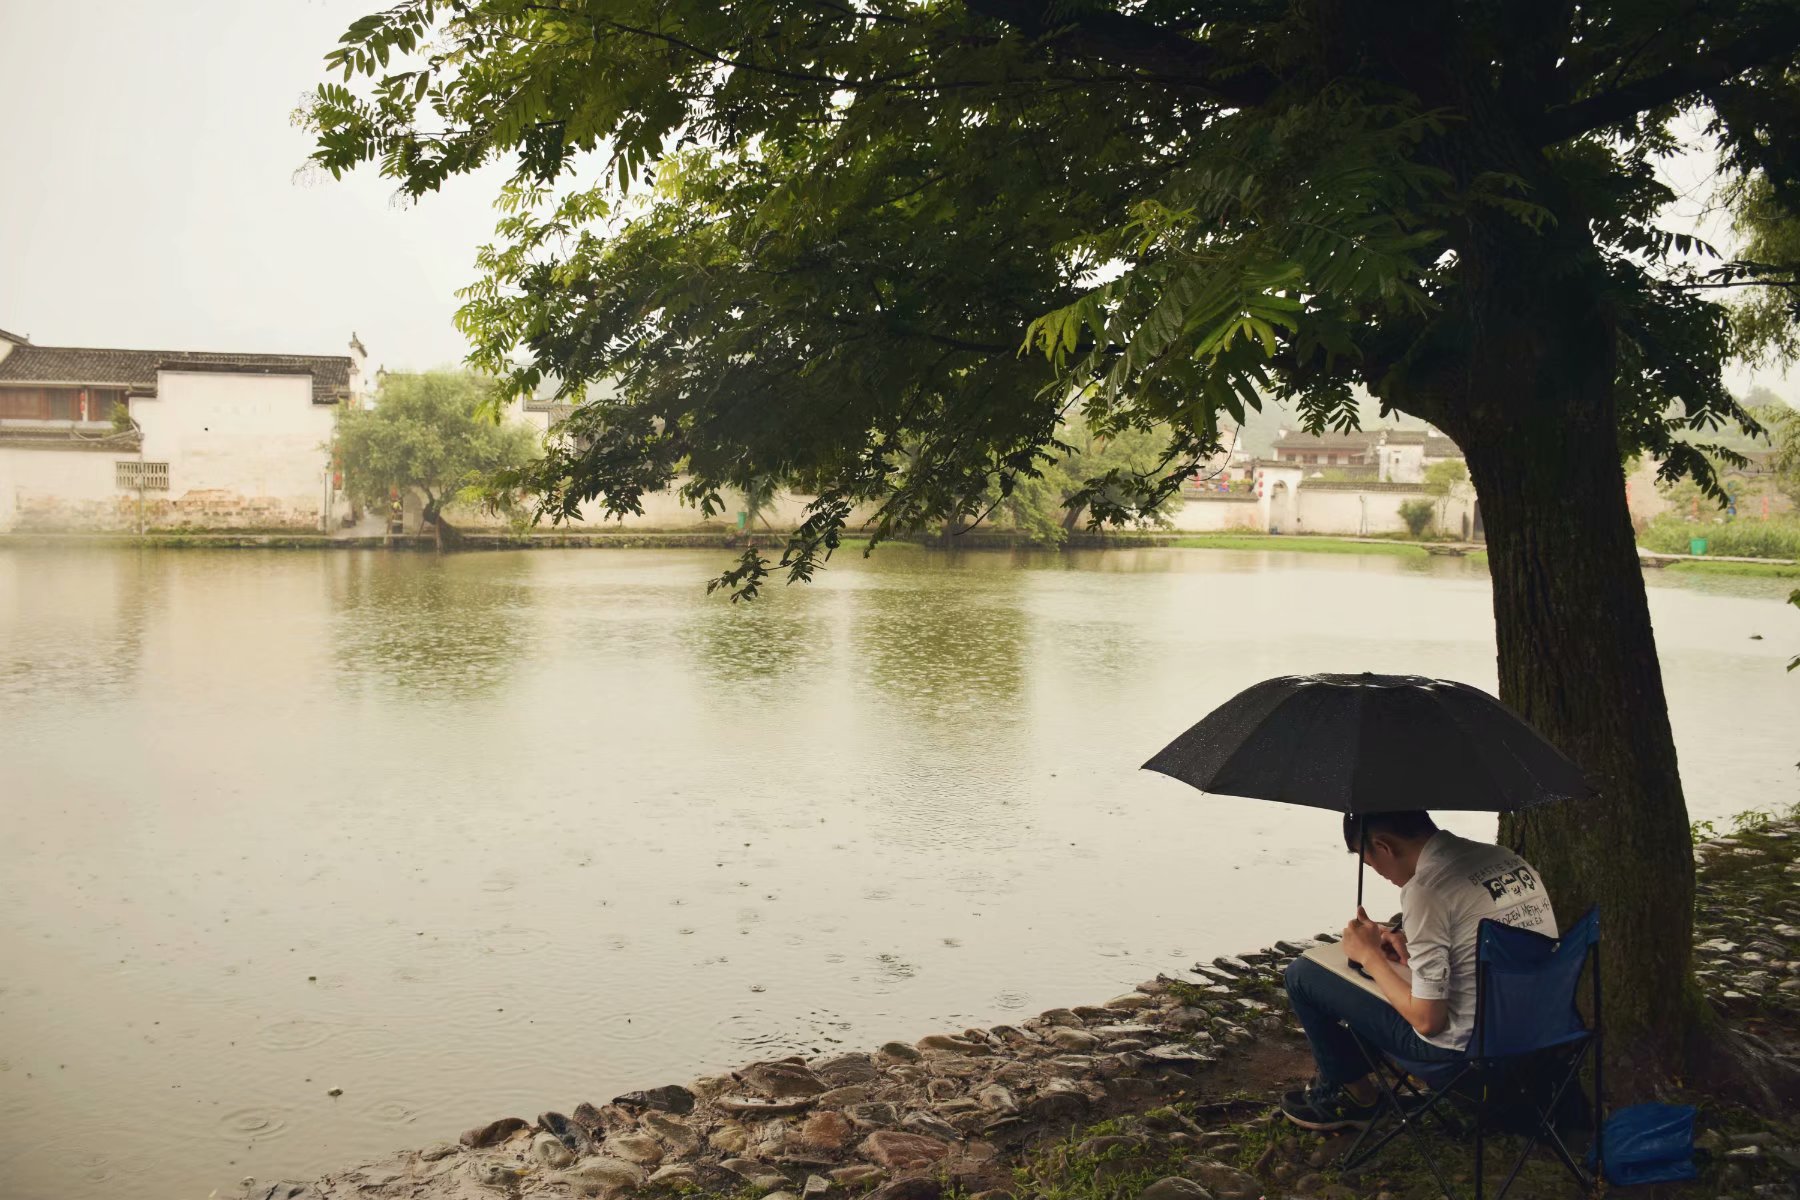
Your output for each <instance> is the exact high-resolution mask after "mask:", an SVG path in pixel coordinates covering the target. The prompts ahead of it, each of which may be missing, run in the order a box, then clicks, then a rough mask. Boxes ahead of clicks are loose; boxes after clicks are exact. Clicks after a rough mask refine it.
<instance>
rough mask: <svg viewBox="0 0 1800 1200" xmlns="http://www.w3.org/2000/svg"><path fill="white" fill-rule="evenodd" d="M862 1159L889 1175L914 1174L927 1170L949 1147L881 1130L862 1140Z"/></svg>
mask: <svg viewBox="0 0 1800 1200" xmlns="http://www.w3.org/2000/svg"><path fill="white" fill-rule="evenodd" d="M859 1149H860V1152H861V1153H862V1156H863V1157H864V1158H866V1159H868V1160H869V1161H871V1162H873V1163H877V1164H879V1165H880V1166H883V1167H886V1168H887V1169H888V1170H890V1171H916V1170H923V1169H924V1168H926V1167H929V1166H931V1165H932V1164H933V1163H935V1162H937V1161H938V1160H939V1159H941V1158H943V1157H944V1155H945V1154H947V1153H949V1151H950V1147H949V1146H948V1145H947V1144H946V1143H944V1142H943V1141H941V1140H939V1139H937V1138H933V1137H926V1136H924V1135H922V1134H917V1133H901V1132H899V1131H897V1130H891V1129H883V1130H877V1131H876V1132H875V1133H871V1134H870V1135H869V1136H868V1137H866V1138H864V1139H863V1143H862V1145H861V1147H860V1148H859Z"/></svg>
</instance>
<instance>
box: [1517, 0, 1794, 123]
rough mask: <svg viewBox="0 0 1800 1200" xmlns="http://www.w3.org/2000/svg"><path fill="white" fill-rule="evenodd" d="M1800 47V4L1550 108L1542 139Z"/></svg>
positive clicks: (1667, 100) (1642, 107)
mask: <svg viewBox="0 0 1800 1200" xmlns="http://www.w3.org/2000/svg"><path fill="white" fill-rule="evenodd" d="M1797 51H1800V8H1794V9H1790V10H1788V11H1786V12H1783V13H1781V14H1780V15H1779V16H1777V17H1776V18H1775V19H1773V20H1772V21H1770V22H1769V24H1767V25H1765V26H1764V27H1763V28H1761V29H1759V30H1756V31H1755V32H1753V33H1748V34H1745V35H1744V36H1743V37H1740V38H1738V39H1737V40H1736V41H1731V42H1726V43H1724V44H1723V45H1719V46H1713V47H1708V48H1707V49H1705V50H1702V51H1700V52H1699V53H1697V54H1695V55H1694V56H1693V57H1692V58H1690V59H1688V60H1687V61H1686V62H1684V63H1681V64H1680V65H1679V66H1674V67H1670V68H1669V69H1668V70H1666V71H1663V72H1660V73H1658V74H1655V75H1647V76H1645V77H1644V78H1642V79H1638V80H1634V81H1633V82H1631V83H1628V84H1625V85H1624V86H1623V87H1619V88H1615V89H1613V90H1612V91H1608V92H1602V93H1600V94H1599V95H1597V96H1589V97H1588V98H1587V99H1585V100H1578V101H1576V102H1575V103H1574V104H1570V105H1567V106H1566V107H1563V108H1556V109H1551V110H1550V111H1549V112H1547V113H1545V114H1544V116H1543V119H1542V120H1540V121H1539V122H1538V128H1537V134H1538V141H1539V142H1540V143H1541V144H1543V145H1551V144H1553V143H1556V142H1563V141H1567V140H1569V139H1570V138H1574V137H1580V136H1581V135H1582V134H1584V133H1589V132H1591V131H1593V130H1595V129H1603V128H1605V127H1606V126H1608V125H1617V124H1618V123H1620V122H1621V121H1628V120H1630V119H1631V118H1632V117H1634V116H1636V115H1637V114H1638V113H1641V112H1647V111H1648V110H1650V109H1653V108H1657V107H1659V106H1661V105H1664V104H1671V103H1673V102H1675V101H1676V100H1680V99H1681V98H1682V97H1684V96H1691V95H1693V94H1694V93H1695V92H1698V91H1700V90H1702V89H1704V88H1707V87H1710V86H1711V85H1713V84H1716V83H1723V82H1724V81H1725V80H1727V79H1730V78H1731V77H1732V76H1734V75H1741V74H1743V73H1744V72H1745V71H1748V70H1751V69H1752V68H1755V67H1761V66H1767V65H1769V64H1771V63H1779V62H1786V61H1788V60H1789V59H1791V58H1793V57H1794V55H1795V53H1796V52H1797Z"/></svg>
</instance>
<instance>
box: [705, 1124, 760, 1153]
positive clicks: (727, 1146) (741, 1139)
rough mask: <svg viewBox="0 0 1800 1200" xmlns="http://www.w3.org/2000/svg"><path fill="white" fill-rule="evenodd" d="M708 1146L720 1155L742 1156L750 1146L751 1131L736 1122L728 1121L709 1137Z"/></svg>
mask: <svg viewBox="0 0 1800 1200" xmlns="http://www.w3.org/2000/svg"><path fill="white" fill-rule="evenodd" d="M706 1144H707V1145H708V1146H711V1147H712V1148H713V1149H714V1150H717V1151H718V1152H719V1153H720V1154H726V1155H730V1154H742V1153H743V1152H744V1151H745V1150H746V1149H748V1148H749V1146H750V1131H749V1130H748V1129H745V1128H744V1127H743V1126H742V1125H739V1124H738V1123H737V1122H736V1121H727V1122H725V1124H723V1125H721V1126H719V1127H718V1128H717V1129H715V1130H713V1131H712V1133H711V1134H710V1135H708V1137H707V1139H706Z"/></svg>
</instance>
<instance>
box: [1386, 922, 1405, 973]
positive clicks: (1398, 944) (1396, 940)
mask: <svg viewBox="0 0 1800 1200" xmlns="http://www.w3.org/2000/svg"><path fill="white" fill-rule="evenodd" d="M1381 952H1382V953H1383V954H1385V955H1387V957H1388V961H1389V962H1397V963H1399V964H1400V965H1401V966H1405V965H1406V964H1407V963H1408V962H1409V961H1410V956H1409V955H1408V954H1407V952H1406V931H1405V930H1404V929H1386V928H1384V929H1382V931H1381Z"/></svg>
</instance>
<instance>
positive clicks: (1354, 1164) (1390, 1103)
mask: <svg viewBox="0 0 1800 1200" xmlns="http://www.w3.org/2000/svg"><path fill="white" fill-rule="evenodd" d="M1357 1043H1358V1045H1361V1044H1362V1039H1360V1038H1358V1039H1357ZM1362 1050H1363V1056H1364V1057H1365V1058H1367V1059H1368V1060H1369V1066H1370V1073H1371V1074H1372V1075H1373V1076H1374V1078H1375V1084H1376V1086H1377V1087H1378V1088H1379V1089H1380V1090H1381V1098H1382V1100H1384V1101H1385V1102H1386V1104H1387V1111H1388V1112H1389V1113H1390V1114H1391V1118H1390V1119H1391V1120H1392V1122H1393V1124H1392V1126H1391V1127H1390V1128H1389V1129H1387V1130H1386V1131H1385V1132H1383V1133H1382V1135H1381V1136H1380V1137H1379V1138H1377V1139H1376V1140H1375V1141H1374V1143H1373V1144H1371V1145H1369V1146H1367V1147H1365V1146H1364V1144H1363V1143H1364V1142H1366V1141H1368V1138H1369V1135H1370V1134H1371V1133H1373V1132H1374V1131H1375V1123H1374V1122H1373V1121H1371V1122H1370V1123H1369V1124H1368V1125H1367V1126H1365V1127H1364V1128H1363V1131H1362V1132H1361V1133H1360V1134H1358V1135H1357V1138H1356V1141H1354V1142H1353V1143H1351V1145H1350V1148H1349V1149H1348V1150H1346V1151H1345V1152H1344V1154H1343V1157H1341V1158H1340V1159H1339V1160H1338V1166H1339V1169H1340V1170H1344V1171H1354V1170H1356V1169H1357V1168H1358V1167H1361V1166H1362V1165H1364V1164H1365V1163H1367V1162H1368V1161H1369V1160H1371V1159H1373V1158H1374V1157H1375V1156H1376V1155H1377V1154H1379V1153H1380V1152H1381V1151H1382V1149H1383V1148H1384V1147H1386V1146H1387V1144H1388V1143H1389V1142H1392V1141H1393V1140H1394V1139H1395V1138H1397V1137H1399V1136H1400V1135H1401V1134H1403V1133H1404V1134H1407V1135H1409V1136H1411V1137H1413V1138H1415V1139H1416V1138H1418V1136H1419V1133H1418V1130H1416V1129H1415V1128H1413V1125H1414V1122H1415V1121H1416V1120H1418V1119H1419V1118H1422V1117H1423V1116H1424V1114H1425V1113H1426V1112H1428V1111H1432V1110H1433V1109H1435V1107H1436V1105H1437V1103H1438V1102H1439V1100H1440V1099H1442V1097H1443V1093H1442V1092H1434V1093H1433V1094H1432V1095H1431V1097H1430V1098H1428V1099H1427V1100H1426V1102H1425V1106H1424V1108H1422V1109H1420V1110H1418V1111H1417V1112H1413V1113H1408V1112H1407V1111H1406V1109H1405V1108H1404V1107H1403V1106H1402V1105H1401V1103H1400V1098H1399V1096H1398V1095H1397V1094H1396V1093H1395V1091H1394V1087H1393V1085H1392V1084H1391V1083H1390V1082H1389V1081H1388V1074H1387V1071H1386V1070H1384V1069H1383V1067H1384V1065H1385V1062H1386V1060H1385V1059H1381V1058H1380V1056H1378V1055H1375V1054H1373V1053H1372V1052H1370V1050H1369V1048H1368V1047H1367V1046H1363V1047H1362ZM1400 1081H1401V1085H1402V1086H1403V1087H1408V1090H1411V1088H1410V1085H1408V1084H1407V1083H1406V1080H1405V1077H1404V1076H1403V1075H1402V1076H1400ZM1438 1115H1439V1116H1440V1117H1441V1115H1442V1114H1438ZM1422 1157H1423V1158H1424V1159H1425V1165H1426V1166H1427V1167H1428V1168H1430V1170H1431V1174H1432V1176H1433V1177H1434V1178H1435V1179H1436V1180H1437V1185H1438V1188H1439V1190H1440V1191H1442V1192H1443V1194H1444V1197H1445V1200H1457V1196H1456V1191H1455V1189H1453V1188H1452V1187H1451V1186H1450V1181H1449V1180H1448V1179H1446V1178H1444V1173H1443V1171H1442V1170H1441V1169H1439V1167H1438V1163H1437V1156H1436V1155H1433V1154H1430V1153H1425V1154H1424V1155H1423V1156H1422Z"/></svg>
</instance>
